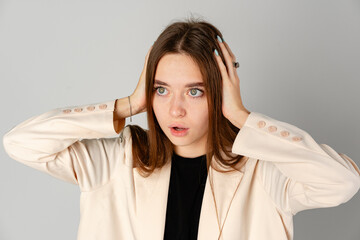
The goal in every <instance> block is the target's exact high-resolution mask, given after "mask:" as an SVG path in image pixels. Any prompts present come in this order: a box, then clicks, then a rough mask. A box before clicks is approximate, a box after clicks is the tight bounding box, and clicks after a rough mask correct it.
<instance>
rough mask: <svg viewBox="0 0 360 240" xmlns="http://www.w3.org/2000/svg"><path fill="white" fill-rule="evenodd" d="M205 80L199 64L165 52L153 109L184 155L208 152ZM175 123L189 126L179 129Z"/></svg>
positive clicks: (193, 155)
mask: <svg viewBox="0 0 360 240" xmlns="http://www.w3.org/2000/svg"><path fill="white" fill-rule="evenodd" d="M203 84H204V81H203V79H202V76H201V72H200V69H199V68H198V66H197V64H196V63H195V62H194V61H193V60H192V59H191V58H190V57H189V56H186V55H184V54H166V55H165V56H163V57H162V58H161V59H160V61H159V63H158V66H157V69H156V74H155V79H154V89H155V90H154V92H153V94H154V98H153V103H152V104H153V110H154V113H155V116H156V119H157V121H158V122H159V125H160V127H161V129H162V130H163V132H164V133H165V135H166V136H167V137H168V138H169V139H170V141H171V142H172V143H173V144H174V151H175V152H176V153H177V154H178V155H180V156H183V157H197V156H200V155H203V154H205V153H206V148H205V147H206V140H207V132H208V125H209V122H208V121H209V120H208V119H209V118H208V103H207V98H206V95H205V94H206V92H205V88H204V86H203ZM172 126H179V127H183V128H186V129H185V130H182V131H177V130H176V129H175V128H173V127H172Z"/></svg>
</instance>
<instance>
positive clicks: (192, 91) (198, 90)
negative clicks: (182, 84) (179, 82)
mask: <svg viewBox="0 0 360 240" xmlns="http://www.w3.org/2000/svg"><path fill="white" fill-rule="evenodd" d="M196 93H200V94H201V95H196ZM203 93H204V91H202V90H200V89H198V88H192V89H190V95H191V96H193V97H201V96H202V95H203Z"/></svg>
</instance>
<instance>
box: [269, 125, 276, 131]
mask: <svg viewBox="0 0 360 240" xmlns="http://www.w3.org/2000/svg"><path fill="white" fill-rule="evenodd" d="M268 129H269V132H275V131H276V130H277V127H275V126H270V127H268Z"/></svg>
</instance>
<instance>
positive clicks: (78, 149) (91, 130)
mask: <svg viewBox="0 0 360 240" xmlns="http://www.w3.org/2000/svg"><path fill="white" fill-rule="evenodd" d="M115 101H116V100H110V101H105V102H100V103H96V104H89V105H82V106H72V107H66V108H56V109H54V110H51V111H48V112H46V113H43V114H41V115H38V116H35V117H32V118H30V119H28V120H26V121H24V122H22V123H20V124H18V125H17V126H15V127H14V128H12V129H11V130H10V131H8V132H7V133H6V134H5V135H4V136H3V145H4V149H5V151H6V152H7V154H8V155H9V156H10V157H11V158H13V159H15V160H16V161H19V162H21V163H23V164H25V165H27V166H29V167H32V168H35V169H37V170H40V171H42V172H45V173H48V174H50V175H51V176H53V177H56V178H58V179H60V180H63V181H66V182H70V183H73V184H77V185H79V187H80V189H81V190H82V191H90V190H92V189H94V188H96V187H98V186H101V185H103V184H105V183H106V182H107V181H109V180H110V178H111V177H112V175H113V172H114V171H115V170H116V167H117V166H118V164H119V161H120V160H119V158H120V159H121V156H122V155H123V154H124V146H123V141H120V140H119V139H120V138H119V137H115V138H105V137H109V136H113V135H116V134H117V133H116V131H115V129H114V123H113V117H114V115H113V114H114V107H115ZM123 123H125V121H124V122H123ZM123 125H124V124H123ZM123 127H124V126H122V128H121V129H123Z"/></svg>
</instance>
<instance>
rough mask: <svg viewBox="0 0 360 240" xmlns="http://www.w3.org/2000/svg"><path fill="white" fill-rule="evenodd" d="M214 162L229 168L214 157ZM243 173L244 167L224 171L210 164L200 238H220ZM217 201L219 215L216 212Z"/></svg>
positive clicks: (199, 231) (203, 203)
mask: <svg viewBox="0 0 360 240" xmlns="http://www.w3.org/2000/svg"><path fill="white" fill-rule="evenodd" d="M212 162H213V164H214V165H215V166H216V167H217V168H218V169H221V170H229V169H226V168H223V167H222V166H220V165H219V164H217V163H216V161H215V159H214V158H213V159H212ZM243 175H244V172H243V170H242V169H241V170H239V171H233V172H229V173H222V172H218V171H216V170H215V169H214V168H213V167H212V166H210V168H209V173H208V178H207V179H206V185H205V192H204V197H203V202H202V206H201V213H200V222H199V229H198V239H218V236H219V234H220V229H221V227H222V226H223V224H224V221H226V214H227V212H228V210H229V212H231V204H232V202H231V201H232V198H233V196H234V194H235V193H236V190H237V187H238V184H239V183H240V181H241V180H242V177H243ZM211 179H212V182H213V190H214V196H215V200H214V197H213V194H212V190H211V185H210V181H211ZM215 201H216V208H217V212H218V215H217V214H216V208H215ZM217 218H218V220H219V223H218V220H217ZM219 225H220V227H219ZM225 225H226V222H225ZM224 228H225V227H224ZM224 228H223V229H224ZM223 231H224V230H223Z"/></svg>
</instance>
